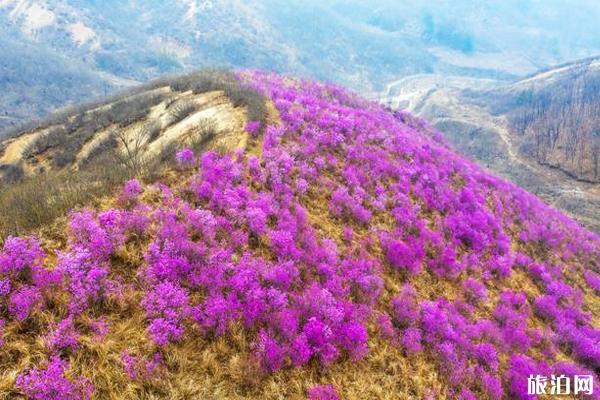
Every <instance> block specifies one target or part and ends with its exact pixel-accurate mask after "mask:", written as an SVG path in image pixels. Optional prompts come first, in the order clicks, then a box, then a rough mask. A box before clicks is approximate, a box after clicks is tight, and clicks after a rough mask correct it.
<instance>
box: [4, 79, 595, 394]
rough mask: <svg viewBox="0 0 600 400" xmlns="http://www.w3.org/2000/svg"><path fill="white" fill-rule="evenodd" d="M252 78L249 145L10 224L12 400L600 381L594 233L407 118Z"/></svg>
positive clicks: (515, 390) (245, 87)
mask: <svg viewBox="0 0 600 400" xmlns="http://www.w3.org/2000/svg"><path fill="white" fill-rule="evenodd" d="M236 79H238V80H239V85H240V86H238V87H237V88H238V89H239V91H242V92H244V93H247V94H249V93H253V94H254V95H255V96H252V97H250V96H246V97H245V98H251V99H263V100H264V103H261V104H263V106H264V107H263V108H261V110H262V112H261V113H256V114H253V113H252V112H250V111H251V108H250V107H249V106H248V104H246V105H245V107H244V108H243V110H244V112H241V115H245V116H246V120H245V122H244V125H243V126H244V129H243V131H240V132H237V134H235V135H230V136H229V137H231V141H230V143H235V145H230V146H220V147H218V148H216V149H215V150H216V151H205V150H206V149H203V148H197V149H196V151H194V150H192V149H191V148H187V147H185V148H182V149H179V150H177V151H176V152H175V155H174V159H175V161H174V164H172V165H171V166H168V165H167V166H165V168H164V169H162V170H161V171H160V173H158V174H156V175H155V176H152V177H149V176H146V178H145V179H146V180H145V182H146V183H144V182H141V181H140V179H131V180H128V181H127V182H126V183H125V184H124V185H123V186H122V187H121V188H120V189H119V190H117V191H116V192H114V194H110V193H106V195H105V196H104V197H103V199H102V201H99V202H97V203H96V204H88V205H87V207H84V208H78V209H75V210H74V211H72V212H71V213H69V215H68V216H66V217H62V218H59V219H58V220H56V221H55V222H53V223H52V224H51V225H47V226H44V227H42V228H41V229H33V230H30V231H28V232H22V235H21V236H20V237H10V238H7V239H5V240H4V244H3V248H2V250H0V329H1V332H2V333H1V334H0V339H2V340H1V344H0V356H1V357H0V393H2V395H0V398H1V397H2V396H3V397H4V398H19V396H21V397H29V398H32V399H49V398H69V399H88V398H97V399H121V398H130V399H141V398H168V399H189V398H207V399H212V398H214V399H278V398H293V399H295V398H298V399H301V398H309V399H311V400H323V399H365V398H377V399H379V398H381V399H397V398H419V399H458V398H459V399H476V398H483V399H530V398H532V396H529V395H528V394H527V383H528V378H529V376H530V375H531V374H540V375H543V376H548V377H549V376H550V375H552V374H557V375H561V374H564V375H565V376H568V377H571V378H573V379H574V376H575V375H580V376H583V375H586V376H591V377H593V379H594V382H596V386H594V387H592V388H590V389H591V390H593V394H591V395H587V394H586V393H583V391H581V388H579V389H577V390H578V391H579V393H578V396H579V397H582V398H585V397H586V396H587V398H598V394H600V387H598V375H597V371H598V370H599V368H600V351H599V349H600V329H599V328H600V297H599V296H600V238H599V237H598V236H597V235H596V234H594V233H591V232H590V231H587V230H586V229H584V228H582V227H581V226H579V225H578V224H577V223H575V222H574V221H573V220H571V219H570V218H568V217H566V216H564V215H563V214H561V213H560V212H558V211H556V210H555V209H553V208H552V207H550V206H548V205H547V204H545V203H543V202H542V201H541V200H539V199H538V198H536V197H535V196H533V195H531V194H529V193H527V192H525V191H524V190H522V189H520V188H518V187H517V186H515V185H514V184H511V183H508V182H506V181H504V180H502V179H500V178H497V177H494V176H493V175H490V174H489V173H487V172H485V171H484V170H482V169H481V168H480V167H478V166H477V165H476V164H474V163H472V162H470V161H467V160H465V159H464V158H462V157H461V156H459V155H457V154H456V153H454V152H453V151H452V150H450V149H449V148H448V147H447V146H446V145H445V144H444V143H443V140H442V139H441V135H440V134H439V132H437V131H436V130H435V129H433V128H431V127H430V126H428V125H427V123H425V122H424V121H422V120H420V119H418V118H415V117H413V116H411V115H409V114H406V113H392V112H389V111H388V110H386V109H385V108H384V107H382V106H380V105H378V104H375V103H370V102H368V101H366V100H364V99H362V98H360V97H358V96H356V95H354V94H352V93H349V92H347V91H345V90H344V89H341V88H339V87H335V86H330V85H324V84H320V83H314V82H310V81H303V80H299V79H295V78H292V77H281V76H277V75H271V74H266V73H262V72H246V71H243V72H239V73H238V74H237V75H236ZM190 81H191V82H196V80H195V79H191V80H190ZM184 93H185V92H184ZM207 93H210V91H209V92H207ZM215 96H217V95H216V94H215ZM230 96H233V95H231V94H230ZM200 98H202V96H200ZM229 98H230V99H231V98H232V97H229ZM197 101H198V102H200V99H197ZM247 103H248V102H247ZM225 104H227V103H225ZM234 104H235V102H234ZM163 107H165V106H164V105H161V102H158V103H156V105H152V106H149V108H148V110H149V111H150V110H151V111H150V112H149V113H148V114H147V115H150V116H158V115H162V114H163V113H162V112H161V111H160V110H162V109H163ZM224 109H225V110H231V108H229V106H226V107H225V108H224ZM233 110H234V111H235V108H233ZM240 111H241V110H240ZM234 114H235V113H234ZM188 118H194V117H193V115H191V116H190V117H188ZM229 118H230V117H229V116H228V117H225V118H224V119H227V120H229ZM161 132H163V131H161ZM164 135H165V134H164V132H163V133H162V136H161V137H166V136H164ZM221 137H223V138H225V137H227V134H224V136H221V135H220V134H219V133H216V134H215V139H214V140H220V138H221ZM234 138H235V139H234ZM83 147H85V146H83ZM145 148H148V149H151V145H148V147H145ZM148 151H149V150H148ZM78 154H81V151H79V152H78ZM70 168H74V169H73V170H74V171H75V170H76V168H77V167H76V164H72V166H71V167H70ZM26 172H27V171H26ZM569 389H570V390H571V391H572V393H574V392H575V390H576V387H575V386H570V387H569ZM586 392H590V390H587V391H586Z"/></svg>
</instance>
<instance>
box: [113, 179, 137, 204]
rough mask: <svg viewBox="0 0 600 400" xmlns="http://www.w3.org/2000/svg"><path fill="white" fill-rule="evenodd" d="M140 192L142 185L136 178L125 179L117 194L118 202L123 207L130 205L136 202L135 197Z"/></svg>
mask: <svg viewBox="0 0 600 400" xmlns="http://www.w3.org/2000/svg"><path fill="white" fill-rule="evenodd" d="M142 192H143V189H142V185H141V184H140V182H139V181H138V180H137V179H131V180H129V181H127V182H126V183H125V185H123V189H122V190H121V193H120V194H119V199H118V201H119V204H121V205H123V206H125V207H128V206H129V207H131V206H132V205H134V204H135V203H136V202H137V199H138V197H139V195H140V194H142Z"/></svg>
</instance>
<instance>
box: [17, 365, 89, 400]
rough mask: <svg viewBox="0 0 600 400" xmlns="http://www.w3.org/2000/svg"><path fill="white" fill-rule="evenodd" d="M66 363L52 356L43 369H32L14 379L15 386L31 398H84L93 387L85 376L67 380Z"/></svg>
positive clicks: (86, 397)
mask: <svg viewBox="0 0 600 400" xmlns="http://www.w3.org/2000/svg"><path fill="white" fill-rule="evenodd" d="M66 368H67V363H66V362H65V361H63V360H61V359H60V358H59V357H52V358H51V360H50V362H49V363H48V365H47V367H46V368H45V369H41V370H40V369H35V368H34V369H32V370H29V371H27V372H25V373H23V374H21V375H19V376H17V379H16V382H15V384H16V386H17V387H18V388H19V390H21V391H22V392H23V394H25V395H26V396H27V397H28V398H30V399H32V400H59V399H60V400H86V399H90V398H91V397H92V392H93V387H92V385H91V384H90V383H89V380H88V379H86V378H77V379H75V380H69V379H67V377H66V376H65V369H66Z"/></svg>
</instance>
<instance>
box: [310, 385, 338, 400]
mask: <svg viewBox="0 0 600 400" xmlns="http://www.w3.org/2000/svg"><path fill="white" fill-rule="evenodd" d="M308 398H309V400H339V399H340V396H339V395H338V394H337V391H336V390H335V388H334V387H333V385H317V386H313V387H311V388H310V389H308Z"/></svg>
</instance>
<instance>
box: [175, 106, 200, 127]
mask: <svg viewBox="0 0 600 400" xmlns="http://www.w3.org/2000/svg"><path fill="white" fill-rule="evenodd" d="M196 110H197V107H196V104H194V102H193V101H191V100H179V101H177V102H176V103H174V104H173V105H171V107H169V117H170V121H171V125H173V124H176V123H178V122H180V121H182V120H183V119H185V118H186V117H188V116H190V115H191V114H192V113H194V111H196Z"/></svg>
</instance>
